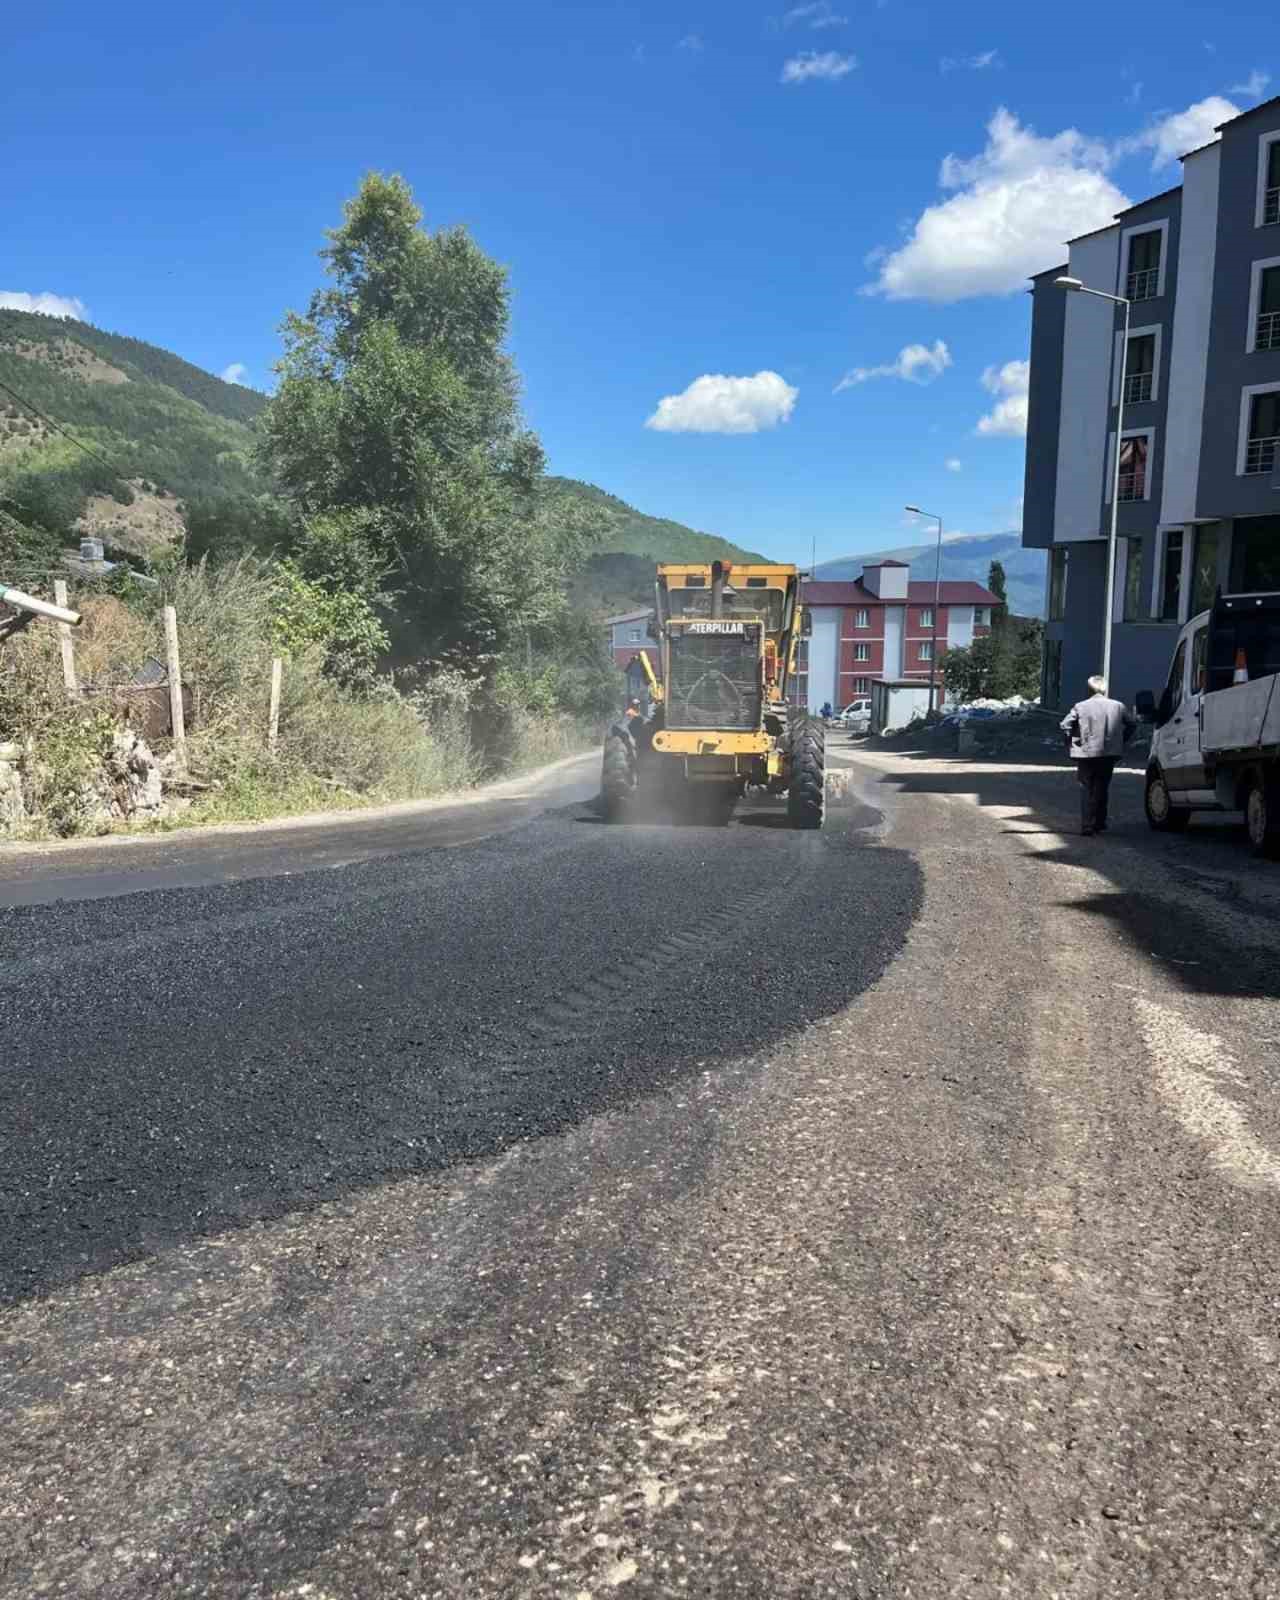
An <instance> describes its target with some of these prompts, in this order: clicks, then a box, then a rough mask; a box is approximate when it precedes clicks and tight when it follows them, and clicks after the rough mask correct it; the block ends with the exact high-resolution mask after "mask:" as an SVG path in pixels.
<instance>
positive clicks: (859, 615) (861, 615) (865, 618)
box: [853, 606, 871, 628]
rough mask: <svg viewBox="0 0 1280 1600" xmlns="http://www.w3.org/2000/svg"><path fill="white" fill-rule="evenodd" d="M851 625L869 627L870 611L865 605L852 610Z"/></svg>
mask: <svg viewBox="0 0 1280 1600" xmlns="http://www.w3.org/2000/svg"><path fill="white" fill-rule="evenodd" d="M853 625H854V627H855V628H869V627H870V626H871V613H870V612H869V611H868V610H867V609H866V607H865V606H864V607H863V608H862V609H861V610H859V611H855V612H854V614H853Z"/></svg>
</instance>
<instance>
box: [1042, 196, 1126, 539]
mask: <svg viewBox="0 0 1280 1600" xmlns="http://www.w3.org/2000/svg"><path fill="white" fill-rule="evenodd" d="M1119 250H1120V228H1119V225H1117V226H1116V227H1114V228H1106V229H1104V230H1103V231H1102V232H1101V233H1094V234H1090V235H1089V236H1088V238H1085V239H1080V240H1077V241H1076V243H1074V244H1073V245H1072V246H1071V266H1070V272H1071V276H1072V277H1075V278H1079V279H1080V281H1081V282H1082V283H1084V284H1086V285H1088V286H1089V287H1090V288H1093V289H1102V290H1105V291H1106V292H1107V293H1110V292H1111V285H1112V284H1113V283H1114V282H1115V277H1116V272H1117V270H1118V266H1117V264H1118V261H1119ZM1066 299H1067V307H1066V312H1065V317H1064V325H1063V351H1062V423H1061V427H1060V430H1059V437H1058V464H1057V476H1056V485H1055V490H1054V518H1053V536H1054V539H1055V541H1056V542H1058V543H1063V542H1065V541H1074V540H1077V539H1095V538H1097V536H1098V532H1099V528H1100V526H1101V523H1100V510H1101V505H1102V499H1101V495H1102V480H1103V472H1104V468H1105V464H1106V454H1107V432H1108V417H1109V414H1110V413H1109V410H1108V398H1109V395H1108V390H1109V387H1110V383H1111V353H1112V347H1113V343H1114V337H1115V326H1116V321H1115V316H1114V314H1113V309H1112V308H1111V307H1110V306H1108V305H1106V304H1105V303H1104V302H1103V301H1101V300H1095V299H1094V298H1093V297H1092V296H1091V295H1085V294H1069V295H1067V296H1066Z"/></svg>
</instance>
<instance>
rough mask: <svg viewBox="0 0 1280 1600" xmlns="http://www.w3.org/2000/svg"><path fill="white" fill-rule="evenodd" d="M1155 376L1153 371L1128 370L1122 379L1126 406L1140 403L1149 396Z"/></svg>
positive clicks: (1148, 398)
mask: <svg viewBox="0 0 1280 1600" xmlns="http://www.w3.org/2000/svg"><path fill="white" fill-rule="evenodd" d="M1154 378H1155V374H1154V373H1153V372H1129V373H1126V374H1125V380H1124V403H1125V405H1127V406H1132V405H1140V404H1141V403H1142V401H1144V400H1150V398H1151V385H1152V381H1153V379H1154Z"/></svg>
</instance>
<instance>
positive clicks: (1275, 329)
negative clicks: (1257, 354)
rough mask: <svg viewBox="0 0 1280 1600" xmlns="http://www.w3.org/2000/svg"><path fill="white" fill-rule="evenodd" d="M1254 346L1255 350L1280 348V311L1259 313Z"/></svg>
mask: <svg viewBox="0 0 1280 1600" xmlns="http://www.w3.org/2000/svg"><path fill="white" fill-rule="evenodd" d="M1253 348H1254V349H1255V350H1280V311H1263V312H1260V313H1259V315H1258V327H1257V330H1256V333H1255V335H1254V340H1253Z"/></svg>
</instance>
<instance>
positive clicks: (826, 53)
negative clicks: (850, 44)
mask: <svg viewBox="0 0 1280 1600" xmlns="http://www.w3.org/2000/svg"><path fill="white" fill-rule="evenodd" d="M857 65H858V58H857V56H842V55H838V54H837V53H836V52H835V51H834V50H823V51H817V50H802V51H801V52H800V54H799V55H798V56H792V57H791V59H790V60H789V61H787V62H786V63H785V64H784V66H783V68H782V81H783V83H808V82H809V81H810V80H811V79H815V78H816V79H826V80H827V81H828V82H831V83H834V82H836V81H837V79H840V78H843V77H844V76H845V75H846V74H847V73H850V72H852V71H853V69H854V68H855V67H856V66H857Z"/></svg>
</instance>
